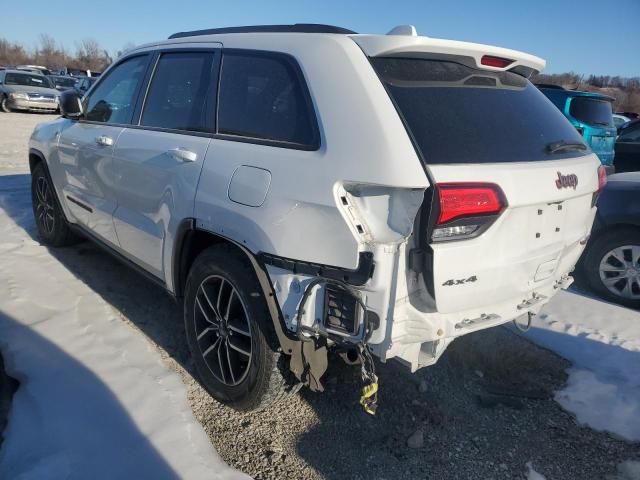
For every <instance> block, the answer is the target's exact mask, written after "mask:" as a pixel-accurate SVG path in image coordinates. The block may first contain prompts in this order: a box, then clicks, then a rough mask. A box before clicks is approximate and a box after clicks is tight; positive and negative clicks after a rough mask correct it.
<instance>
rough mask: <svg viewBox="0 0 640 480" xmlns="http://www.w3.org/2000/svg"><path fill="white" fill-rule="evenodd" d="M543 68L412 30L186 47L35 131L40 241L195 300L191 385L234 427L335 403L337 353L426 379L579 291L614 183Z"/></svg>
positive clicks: (281, 29) (132, 65) (294, 34)
mask: <svg viewBox="0 0 640 480" xmlns="http://www.w3.org/2000/svg"><path fill="white" fill-rule="evenodd" d="M543 67H544V61H543V60H541V59H539V58H537V57H534V56H531V55H527V54H524V53H520V52H516V51H513V50H507V49H503V48H497V47H491V46H486V45H478V44H472V43H462V42H455V41H448V40H439V39H433V38H428V37H421V36H417V35H416V33H415V29H414V28H413V27H410V26H401V27H396V28H394V29H393V30H392V31H391V32H389V34H388V35H357V34H355V33H354V32H351V31H348V30H345V29H341V28H337V27H331V26H324V25H288V26H284V25H281V26H259V27H238V28H228V29H216V30H206V31H197V32H187V33H179V34H176V35H173V36H171V37H170V38H169V40H166V41H162V42H158V43H153V44H149V45H145V46H141V47H137V48H135V49H134V50H131V51H129V52H127V54H126V55H125V56H123V57H122V58H119V59H118V61H117V62H115V63H114V64H113V65H112V66H111V67H110V68H109V69H108V70H107V71H106V72H105V73H104V74H103V75H102V76H101V77H100V79H99V80H98V81H97V83H96V84H95V85H94V86H93V87H92V88H91V89H90V90H89V92H88V93H87V94H86V95H85V96H84V97H83V98H82V99H80V98H79V97H78V94H77V93H75V92H73V91H68V92H65V94H63V97H62V99H61V109H62V112H63V117H62V118H59V119H57V120H54V121H52V122H48V123H44V124H42V125H39V126H38V127H37V128H36V130H35V131H34V133H33V136H32V138H31V142H30V154H29V155H30V157H29V160H30V165H31V170H32V175H33V209H34V214H35V217H36V219H37V225H38V229H39V233H40V236H41V237H42V239H43V240H44V241H45V242H46V243H48V244H50V245H53V246H62V245H65V244H67V243H69V242H70V241H71V240H72V239H73V237H74V235H73V233H75V232H81V233H82V234H83V235H84V236H87V237H90V238H91V239H93V240H95V241H96V242H99V243H100V244H102V245H103V246H106V247H107V248H108V249H109V250H111V251H112V252H113V253H114V254H116V255H117V256H118V257H120V258H122V259H124V260H125V261H126V262H127V263H129V264H131V265H132V266H134V267H136V268H137V269H138V270H140V271H141V272H143V273H145V274H146V275H147V276H149V277H150V278H152V279H153V280H155V281H157V282H159V283H160V284H161V285H163V286H164V287H166V289H167V290H168V291H169V292H170V293H171V294H172V295H173V296H175V297H176V298H177V299H179V301H183V302H184V322H185V327H186V333H187V338H188V342H189V346H190V348H191V351H192V354H193V357H194V361H195V365H196V367H197V371H198V373H199V375H200V377H201V381H202V383H203V384H204V385H205V386H206V388H207V389H208V390H209V392H210V393H211V394H212V395H213V396H214V397H215V398H217V399H218V400H220V401H222V402H224V403H227V404H229V405H231V406H233V407H235V408H238V409H245V410H248V409H256V408H262V407H264V406H266V405H268V404H269V403H271V402H273V401H275V400H277V399H279V398H281V397H282V395H283V394H285V393H289V392H293V391H295V390H296V388H297V386H298V385H299V384H306V385H308V386H310V387H311V388H312V389H315V390H322V385H321V381H320V379H321V377H322V374H323V373H324V371H325V369H326V367H327V351H328V349H331V348H336V349H339V350H341V351H343V352H345V353H347V354H348V355H347V357H350V358H356V357H360V358H361V359H364V364H365V367H364V368H363V370H364V373H365V376H366V377H367V378H368V381H369V382H373V381H374V380H375V376H374V375H373V372H372V365H371V363H372V362H370V356H369V355H370V354H373V355H375V356H377V357H378V358H379V359H380V360H381V361H383V362H384V361H386V360H389V359H391V358H396V359H398V360H400V361H402V362H403V363H405V364H406V365H407V366H408V367H409V368H410V369H411V370H412V371H415V370H416V369H418V368H421V367H424V366H427V365H432V364H433V363H435V362H436V361H437V359H438V358H439V357H440V355H442V353H443V351H444V350H445V348H446V347H447V345H448V344H449V343H450V342H451V341H452V340H453V339H455V338H456V337H458V336H460V335H464V334H466V333H469V332H473V331H476V330H480V329H484V328H488V327H492V326H495V325H500V324H503V323H505V322H509V321H511V320H514V319H515V318H517V317H520V316H522V315H527V314H534V313H536V312H537V311H538V310H539V309H540V308H541V307H542V305H543V304H544V303H545V302H546V301H548V300H549V298H550V297H551V296H552V295H553V294H554V293H555V292H556V291H557V290H558V289H559V288H565V287H566V286H567V285H568V284H569V283H570V277H568V273H569V272H570V271H571V270H572V269H573V267H574V264H575V263H576V261H577V259H578V257H579V256H580V254H581V252H582V250H583V246H584V244H585V242H586V240H587V238H588V236H589V232H590V229H591V225H592V221H593V218H594V214H595V207H594V200H595V196H596V194H597V192H598V190H599V184H601V183H602V182H603V181H604V177H603V175H602V171H600V172H599V170H598V166H599V165H600V162H599V161H598V158H597V157H596V156H595V155H594V154H593V153H592V152H591V151H590V150H589V148H588V147H587V146H586V145H585V144H584V143H583V141H582V138H581V136H580V134H579V133H578V132H577V131H576V130H575V129H574V128H573V127H572V126H571V124H570V123H569V122H568V121H567V120H566V119H565V117H564V116H563V115H562V114H561V113H560V112H559V111H558V109H557V108H555V106H554V105H553V104H552V103H551V102H549V100H547V99H546V98H545V96H544V95H542V93H540V92H539V91H538V90H537V89H536V88H535V87H534V86H533V85H532V84H531V83H530V82H529V80H528V79H527V77H528V76H530V75H531V74H533V73H535V72H537V71H540V70H541V69H542V68H543ZM354 353H356V355H355V356H354V355H353V354H354ZM371 393H372V392H371V391H369V394H371ZM365 396H366V395H365Z"/></svg>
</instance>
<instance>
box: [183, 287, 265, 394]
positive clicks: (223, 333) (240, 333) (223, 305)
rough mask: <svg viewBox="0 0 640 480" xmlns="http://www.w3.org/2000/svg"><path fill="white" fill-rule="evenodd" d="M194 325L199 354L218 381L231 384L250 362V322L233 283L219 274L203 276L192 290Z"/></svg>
mask: <svg viewBox="0 0 640 480" xmlns="http://www.w3.org/2000/svg"><path fill="white" fill-rule="evenodd" d="M193 311H194V328H195V334H196V341H197V343H198V348H199V349H200V354H201V355H202V358H203V359H204V362H205V364H206V365H207V367H208V368H209V370H210V371H211V373H212V375H213V376H214V377H215V378H216V380H218V381H219V382H221V383H223V384H225V385H228V386H235V385H238V384H240V383H241V382H242V381H243V380H244V379H245V378H246V376H247V373H248V372H249V367H250V365H251V356H252V355H251V353H252V347H251V325H250V323H249V317H248V315H247V309H246V308H245V305H244V302H243V301H242V298H240V295H238V292H237V290H236V289H235V287H234V286H233V285H232V284H231V283H230V282H229V281H228V280H226V279H224V278H223V277H221V276H219V275H211V276H209V277H207V278H205V279H204V280H203V281H202V283H200V286H199V287H198V291H197V292H196V297H195V305H194V309H193Z"/></svg>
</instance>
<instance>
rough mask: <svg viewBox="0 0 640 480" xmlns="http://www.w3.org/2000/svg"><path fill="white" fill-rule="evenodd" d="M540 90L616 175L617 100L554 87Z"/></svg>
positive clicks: (549, 86)
mask: <svg viewBox="0 0 640 480" xmlns="http://www.w3.org/2000/svg"><path fill="white" fill-rule="evenodd" d="M538 88H539V89H540V91H541V92H542V93H543V94H544V95H545V96H546V97H547V98H548V99H549V100H551V101H552V102H553V104H554V105H555V106H556V107H558V108H559V109H560V111H561V112H562V113H563V114H564V116H565V117H567V118H568V119H569V120H570V121H571V123H572V124H573V126H574V127H576V130H578V132H580V134H581V135H582V136H583V137H584V140H585V142H586V143H587V144H588V145H589V146H590V147H591V150H593V152H594V153H595V154H596V155H598V158H600V161H601V162H602V164H603V165H604V166H605V168H606V169H607V170H608V171H613V156H614V146H615V142H616V127H615V125H614V123H613V110H612V108H611V107H612V104H613V102H614V100H615V99H614V98H612V97H608V96H606V95H601V94H599V93H593V92H581V91H577V90H565V89H564V88H562V87H558V86H552V85H545V86H542V85H539V86H538Z"/></svg>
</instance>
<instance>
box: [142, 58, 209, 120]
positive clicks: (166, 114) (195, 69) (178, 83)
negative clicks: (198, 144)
mask: <svg viewBox="0 0 640 480" xmlns="http://www.w3.org/2000/svg"><path fill="white" fill-rule="evenodd" d="M213 65H214V53H213V52H181V53H165V54H163V55H162V56H161V57H160V60H159V61H158V64H157V66H156V70H155V73H154V75H153V79H152V80H151V86H150V87H149V93H148V94H147V99H146V101H145V105H144V111H143V113H142V120H141V121H140V124H141V125H145V126H148V127H160V128H169V129H176V130H191V131H199V132H213V128H214V122H213V117H214V112H215V109H214V107H213V105H212V104H213V99H214V98H215V86H216V82H215V81H214V80H213V78H212V69H213Z"/></svg>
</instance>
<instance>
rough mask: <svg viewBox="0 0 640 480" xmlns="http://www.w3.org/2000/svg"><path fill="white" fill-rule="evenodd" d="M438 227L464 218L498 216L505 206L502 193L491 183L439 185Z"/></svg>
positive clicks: (505, 202)
mask: <svg viewBox="0 0 640 480" xmlns="http://www.w3.org/2000/svg"><path fill="white" fill-rule="evenodd" d="M436 188H437V189H438V196H439V199H440V214H439V215H438V222H437V224H438V225H442V224H444V223H447V222H450V221H452V220H456V219H460V218H464V217H479V216H485V215H499V214H500V213H501V212H502V211H503V210H504V209H505V208H506V206H507V201H506V199H505V196H504V193H502V190H501V189H500V187H499V186H498V185H495V184H493V183H439V184H438V185H437V186H436Z"/></svg>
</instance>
